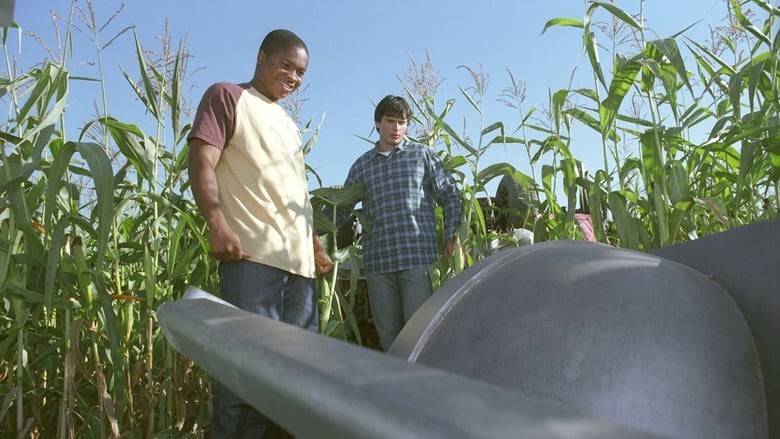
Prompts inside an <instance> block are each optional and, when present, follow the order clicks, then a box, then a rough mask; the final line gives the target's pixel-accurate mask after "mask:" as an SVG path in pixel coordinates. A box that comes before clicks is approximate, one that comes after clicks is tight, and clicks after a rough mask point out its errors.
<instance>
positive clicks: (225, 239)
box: [209, 224, 249, 262]
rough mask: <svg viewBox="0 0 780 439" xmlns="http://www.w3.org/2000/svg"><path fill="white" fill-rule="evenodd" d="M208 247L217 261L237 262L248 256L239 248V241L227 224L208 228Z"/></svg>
mask: <svg viewBox="0 0 780 439" xmlns="http://www.w3.org/2000/svg"><path fill="white" fill-rule="evenodd" d="M209 246H210V247H211V253H212V254H213V255H214V257H215V258H217V260H218V261H228V262H238V261H240V260H242V259H244V258H248V257H249V255H248V254H246V253H244V250H243V249H242V248H241V240H240V239H239V238H238V235H236V233H235V232H234V231H233V229H231V228H230V227H229V226H228V225H227V224H225V225H223V226H217V227H210V228H209Z"/></svg>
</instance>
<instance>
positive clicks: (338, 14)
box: [3, 0, 726, 186]
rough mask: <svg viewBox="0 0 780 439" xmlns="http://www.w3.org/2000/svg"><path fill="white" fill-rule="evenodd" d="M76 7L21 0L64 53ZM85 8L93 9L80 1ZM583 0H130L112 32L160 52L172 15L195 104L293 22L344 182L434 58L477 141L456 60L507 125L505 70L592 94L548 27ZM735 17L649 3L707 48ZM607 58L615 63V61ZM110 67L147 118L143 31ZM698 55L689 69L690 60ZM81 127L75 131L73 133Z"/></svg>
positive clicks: (320, 157)
mask: <svg viewBox="0 0 780 439" xmlns="http://www.w3.org/2000/svg"><path fill="white" fill-rule="evenodd" d="M69 4H70V2H69V1H65V0H17V2H16V11H15V21H16V22H17V23H18V24H19V25H20V27H21V28H22V30H23V31H25V32H34V33H35V34H37V35H39V36H40V37H41V38H42V39H43V40H44V41H46V43H47V44H48V45H49V46H50V47H51V48H53V49H54V50H55V51H56V46H57V43H56V39H55V37H54V32H53V26H52V21H51V18H50V17H51V14H50V12H49V11H50V10H56V11H58V12H59V13H60V14H62V15H65V14H66V13H67V6H68V5H69ZM616 4H617V5H618V6H619V7H620V8H622V9H624V10H625V11H626V12H629V13H631V14H637V13H639V8H640V5H641V4H642V3H641V2H640V1H639V0H618V1H616ZM77 5H79V6H80V7H82V8H84V9H86V8H87V3H86V1H83V0H79V1H78V2H77ZM120 5H121V2H119V1H113V0H95V5H94V6H95V12H96V19H97V20H96V21H97V23H98V26H102V25H103V24H104V23H105V22H106V20H108V18H109V17H111V16H112V14H114V12H116V11H117V9H118V8H119V6H120ZM586 5H587V2H585V1H582V0H547V1H528V0H478V1H457V0H446V1H445V0H429V1H426V0H422V1H420V0H396V1H392V2H376V1H369V0H341V1H335V0H332V1H328V0H299V1H294V2H283V1H275V2H268V1H262V0H232V1H231V0H226V1H222V2H214V1H204V0H187V1H168V0H128V1H126V2H125V5H124V8H123V10H122V11H121V13H120V14H119V15H118V16H117V17H116V18H115V19H114V20H113V21H112V22H111V23H110V24H109V25H108V26H107V27H106V28H105V30H104V31H103V33H102V34H101V39H102V42H103V43H105V42H107V41H109V40H110V39H111V38H112V37H113V36H114V35H115V34H116V33H118V32H119V31H121V30H122V29H123V28H125V27H126V26H129V25H135V26H137V32H138V35H139V37H140V40H141V42H142V44H143V45H144V46H146V47H148V48H151V49H159V47H160V46H159V43H158V42H157V40H156V39H155V36H156V35H159V34H162V33H163V32H164V29H165V23H166V18H167V19H168V23H169V33H170V35H171V36H172V37H173V43H174V44H177V43H178V42H179V41H180V40H181V39H183V38H186V41H187V45H188V48H189V52H190V53H191V55H192V56H193V58H192V59H191V60H190V63H189V66H190V74H191V75H192V76H190V77H189V78H188V80H187V86H188V87H187V88H186V89H185V91H186V93H188V95H189V100H190V101H191V104H192V105H193V106H194V105H197V102H198V100H199V98H200V95H201V94H202V93H203V91H204V90H205V89H206V88H207V87H208V85H210V84H211V83H213V82H215V81H221V80H227V81H233V82H245V81H248V80H249V79H251V76H252V73H253V69H254V60H255V57H256V54H257V49H258V47H259V44H260V41H261V40H262V38H263V36H264V35H265V34H266V33H267V32H268V31H270V30H272V29H275V28H287V29H290V30H292V31H294V32H296V33H297V34H298V35H299V36H301V37H302V38H303V39H304V41H306V43H307V45H308V47H309V52H310V58H309V70H308V72H307V74H306V76H305V78H304V86H308V88H307V89H306V91H305V93H304V95H303V97H304V98H305V99H307V101H306V102H305V104H304V107H303V118H304V119H308V118H314V119H315V120H319V118H320V117H321V116H322V115H323V114H325V121H324V123H323V125H322V132H321V134H320V138H319V140H318V142H317V144H316V145H315V146H314V150H313V151H312V153H311V154H310V155H309V157H308V158H307V161H308V163H309V164H310V165H311V166H313V167H314V168H315V169H316V171H317V173H318V174H319V175H320V177H321V178H322V180H323V184H324V185H326V186H328V185H336V184H341V183H342V182H343V179H344V178H345V176H346V173H347V171H348V169H349V165H350V164H351V163H352V161H353V160H354V159H355V158H357V156H358V155H359V154H360V153H361V152H363V151H365V150H366V149H368V148H369V147H370V145H369V144H368V143H366V142H365V141H364V140H362V139H360V138H358V137H357V136H363V137H371V138H375V136H374V133H372V127H373V106H374V103H376V102H378V101H379V99H381V98H382V97H383V96H385V95H387V94H403V89H402V87H401V83H400V81H399V79H398V77H399V76H401V75H403V74H405V73H407V72H408V70H409V68H410V67H411V65H412V64H411V62H412V60H414V61H415V62H417V63H421V62H424V61H425V58H426V53H427V54H428V55H429V56H430V58H431V60H432V62H433V64H434V66H435V67H436V69H437V70H438V73H439V79H440V80H441V81H442V84H441V86H440V88H439V91H438V93H437V102H438V104H439V105H442V104H443V103H444V102H445V101H446V100H447V99H449V98H455V99H456V104H455V106H456V107H455V110H456V111H455V114H460V116H459V117H455V118H450V119H448V120H449V123H450V124H451V125H453V126H455V127H456V128H458V129H461V128H462V127H463V118H464V117H465V118H466V123H467V125H468V127H469V128H468V129H469V130H470V136H471V137H475V136H476V135H477V134H478V128H477V125H478V124H479V123H480V121H479V118H478V117H477V114H476V113H475V112H474V111H473V110H471V109H470V107H469V105H468V103H467V101H466V100H465V99H464V98H463V97H462V96H461V94H460V92H459V91H458V87H459V86H460V87H463V88H467V87H470V86H471V85H472V84H473V83H472V82H471V79H470V75H469V73H468V71H466V70H465V69H462V68H459V67H458V66H461V65H466V66H469V67H471V68H473V69H475V70H481V71H483V72H484V73H486V74H487V75H488V76H489V85H488V90H487V94H488V96H487V98H486V99H485V107H486V111H485V120H484V122H485V124H486V125H488V124H491V123H493V122H497V121H503V122H504V123H505V124H506V126H507V128H509V129H514V128H515V127H516V126H517V125H518V123H519V116H518V113H517V111H516V110H512V109H510V108H508V107H507V106H506V105H504V104H503V103H501V102H499V101H498V98H499V95H500V94H501V93H502V91H503V90H504V88H505V87H507V86H508V85H509V76H508V74H507V70H510V71H511V72H512V73H513V75H514V76H515V79H517V80H520V81H523V82H524V83H525V86H526V99H525V101H524V103H523V107H524V109H525V110H527V109H529V108H530V107H531V106H536V107H538V108H540V109H544V108H547V107H549V104H548V102H549V100H548V94H549V93H550V92H554V91H557V90H559V89H563V88H566V87H567V86H568V85H569V83H570V81H572V84H573V85H574V86H576V87H588V88H592V87H593V79H592V75H591V70H590V68H589V65H588V62H587V59H586V57H585V56H583V54H582V43H581V35H582V30H581V29H575V28H563V27H554V28H551V29H548V30H547V31H546V32H545V33H544V34H542V30H543V28H544V25H545V23H546V22H547V21H548V20H550V19H551V18H558V17H565V18H577V19H582V17H583V15H584V13H585V10H586ZM725 16H726V4H725V3H724V0H647V1H645V2H644V18H645V23H646V26H647V28H648V29H650V30H652V32H653V33H651V34H650V38H655V37H658V38H661V37H668V36H671V35H672V34H674V33H676V32H678V31H681V30H683V29H685V28H686V27H688V26H690V25H694V26H693V27H692V28H691V29H690V30H688V31H687V32H686V35H689V36H691V37H692V38H694V39H695V40H697V41H699V42H705V41H707V40H708V39H709V38H710V34H709V28H710V27H714V26H718V25H723V24H724V21H723V20H724V17H725ZM607 18H608V16H607V15H606V13H605V12H599V13H598V14H597V15H596V18H595V19H596V20H605V19H607ZM76 22H77V23H78V20H76ZM80 26H81V27H83V24H80ZM9 41H10V42H11V44H10V46H11V47H13V48H14V49H18V48H19V47H18V46H17V34H16V33H12V34H11V37H10V38H9ZM20 45H21V48H20V50H19V51H17V50H14V51H13V52H12V53H11V55H12V56H13V57H14V58H16V60H17V63H18V66H19V67H18V68H19V69H21V70H24V69H26V68H27V67H29V66H31V65H34V64H35V63H38V62H40V61H41V60H43V59H45V58H46V57H47V53H46V51H44V50H43V49H42V48H41V45H40V44H39V43H37V42H36V41H35V40H34V39H32V38H31V37H29V36H27V35H26V34H23V35H22V36H21V44H20ZM629 50H630V48H628V47H626V48H624V51H629ZM604 56H606V54H604ZM95 60H96V56H95V50H94V46H93V43H92V42H90V41H89V40H88V39H87V38H85V37H84V36H82V35H80V34H76V35H75V37H74V55H73V58H72V59H71V60H69V61H68V65H69V68H70V70H71V72H72V73H71V74H72V75H74V76H96V69H95V66H94V61H95ZM603 62H604V64H605V68H606V67H607V66H608V65H609V62H607V61H603ZM90 63H92V64H90ZM103 63H104V66H105V69H106V71H107V76H108V78H109V87H108V88H109V89H108V96H109V111H110V112H111V113H112V115H114V116H115V117H117V118H119V119H121V120H123V121H126V122H129V123H135V124H138V125H140V126H143V125H144V123H145V122H144V120H145V119H144V114H143V108H142V106H141V104H140V103H133V102H130V101H129V100H130V99H131V98H132V97H133V94H132V91H130V89H129V86H128V85H127V83H126V82H125V80H124V79H123V78H122V76H121V73H120V71H119V68H118V66H119V65H121V66H122V67H124V68H125V69H126V70H128V71H129V72H131V73H132V74H134V75H135V72H136V71H137V67H136V62H135V52H134V47H133V39H132V34H130V33H126V34H124V35H122V36H120V37H119V38H118V39H117V40H116V41H114V42H113V43H112V44H111V45H110V46H109V47H108V48H106V49H105V50H104V51H103ZM689 63H691V64H690V65H689V69H690V68H691V67H692V61H690V60H689ZM3 69H4V67H3ZM98 92H99V89H98V88H97V85H95V84H94V83H83V84H78V85H75V86H74V87H73V90H72V95H71V97H70V107H69V109H68V110H67V113H66V115H67V120H69V121H70V122H71V123H78V124H81V123H83V122H84V121H86V120H87V119H89V118H90V115H91V114H93V108H94V104H93V101H94V100H95V99H96V98H97V96H98ZM475 130H476V131H475ZM72 135H73V136H74V137H75V136H76V135H77V133H76V132H75V130H74V131H72ZM74 140H75V139H74ZM512 148H513V147H507V148H506V149H504V148H503V147H501V146H498V147H495V148H494V150H493V153H491V155H489V157H487V158H486V162H483V164H482V167H484V166H485V165H487V164H490V163H491V162H497V161H502V162H508V163H510V164H512V165H514V166H516V167H517V168H520V169H525V168H526V167H527V159H526V158H525V153H524V152H523V153H521V152H520V151H518V150H516V149H512ZM514 148H516V146H515V147H514ZM600 151H601V147H600V146H599V145H576V148H575V151H574V154H575V156H577V157H578V158H581V159H584V160H586V162H587V161H589V160H591V158H593V160H597V159H596V158H595V157H597V156H598V155H600ZM598 165H599V163H598V162H596V163H595V166H596V167H598ZM589 167H593V166H591V165H589Z"/></svg>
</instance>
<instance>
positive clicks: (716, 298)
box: [389, 241, 767, 438]
mask: <svg viewBox="0 0 780 439" xmlns="http://www.w3.org/2000/svg"><path fill="white" fill-rule="evenodd" d="M389 352H390V353H391V354H394V355H398V356H400V357H402V358H405V359H408V360H409V361H412V362H416V363H422V364H426V365H429V366H433V367H438V368H441V369H445V370H448V371H452V372H455V373H458V374H462V375H465V376H469V377H472V378H476V379H479V380H483V381H486V382H489V383H492V384H495V385H497V386H500V387H503V388H505V389H510V390H513V391H515V392H518V393H520V394H523V395H526V396H529V397H532V398H537V399H539V400H546V401H554V402H558V403H564V404H567V405H569V406H570V407H573V408H575V409H576V410H579V411H582V412H584V413H587V414H590V415H592V416H598V417H603V418H606V419H611V420H613V421H615V422H620V423H623V424H625V425H629V426H633V427H635V428H640V429H645V430H649V431H653V432H655V433H657V434H661V435H668V436H671V437H685V438H691V437H696V438H699V437H702V438H703V437H707V438H719V437H720V438H734V437H751V438H753V437H756V438H763V437H767V431H766V430H767V426H766V425H767V424H766V407H765V400H764V388H763V382H762V380H761V371H760V366H759V359H758V354H757V351H756V348H755V345H754V342H753V340H752V336H751V334H750V331H749V329H748V327H747V324H746V323H745V321H744V319H743V317H742V315H741V314H740V312H739V310H738V308H737V306H736V304H735V303H734V301H733V300H732V299H731V297H730V296H729V295H728V293H726V291H725V290H724V289H723V288H722V287H721V286H720V285H718V284H717V283H716V282H714V281H712V280H710V279H708V278H706V277H705V276H703V275H702V274H701V273H699V272H697V271H695V270H693V269H691V268H690V267H687V266H684V265H681V264H678V263H676V262H673V261H669V260H665V259H663V258H660V257H658V256H655V255H650V254H647V253H640V252H634V251H628V250H621V249H617V248H614V247H610V246H606V245H602V244H594V243H589V242H584V241H553V242H545V243H539V244H534V245H531V246H526V247H520V248H517V249H512V250H506V251H504V252H502V253H499V254H497V255H494V256H491V257H489V258H487V259H485V260H483V261H481V262H480V263H478V264H476V265H475V266H474V267H471V268H469V269H467V270H466V271H464V272H463V273H462V274H461V275H459V276H457V277H456V278H455V279H453V280H451V281H450V282H449V283H447V284H445V285H444V286H443V287H442V288H441V289H440V290H439V291H437V292H436V293H435V294H434V295H433V296H432V297H431V299H429V301H428V302H426V303H425V304H424V305H423V307H421V308H420V310H419V311H418V312H417V313H416V314H415V315H414V316H413V317H412V319H411V320H410V321H409V323H408V324H407V326H406V327H405V328H404V329H403V331H402V332H401V334H400V335H399V337H398V338H397V339H396V342H395V343H394V344H393V346H392V347H391V349H390V351H389Z"/></svg>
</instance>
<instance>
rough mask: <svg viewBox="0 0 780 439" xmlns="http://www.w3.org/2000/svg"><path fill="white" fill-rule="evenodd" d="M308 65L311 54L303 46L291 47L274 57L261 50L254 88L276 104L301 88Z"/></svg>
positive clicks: (253, 83) (274, 54)
mask: <svg viewBox="0 0 780 439" xmlns="http://www.w3.org/2000/svg"><path fill="white" fill-rule="evenodd" d="M308 65H309V53H308V52H307V51H306V49H305V48H304V47H301V46H290V47H288V48H286V49H281V50H278V51H276V52H274V53H273V54H272V55H268V54H266V52H265V51H263V50H261V51H260V53H259V54H258V55H257V68H256V69H255V76H254V78H253V79H252V86H253V87H254V88H256V89H257V90H258V91H260V93H262V94H264V95H265V96H266V97H267V98H268V99H270V100H271V101H274V102H276V101H278V100H279V99H282V98H285V97H287V96H288V95H289V94H290V93H292V92H293V91H295V90H296V89H297V88H298V87H300V86H301V83H302V82H303V75H304V73H306V68H307V67H308Z"/></svg>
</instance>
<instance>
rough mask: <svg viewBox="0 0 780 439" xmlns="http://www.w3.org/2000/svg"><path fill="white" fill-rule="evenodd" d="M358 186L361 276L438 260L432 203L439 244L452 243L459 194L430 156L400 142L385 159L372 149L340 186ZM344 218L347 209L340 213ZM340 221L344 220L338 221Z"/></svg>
mask: <svg viewBox="0 0 780 439" xmlns="http://www.w3.org/2000/svg"><path fill="white" fill-rule="evenodd" d="M357 183H363V184H364V185H365V192H364V194H363V199H362V207H363V213H364V214H365V215H366V217H367V218H368V223H369V224H368V226H369V229H370V230H364V233H363V237H362V243H363V264H364V267H365V269H366V271H367V272H371V273H391V272H395V271H401V270H409V269H416V268H422V267H427V266H428V265H430V264H431V263H433V262H434V261H435V260H436V259H437V258H438V255H439V247H438V243H437V239H436V213H435V207H436V204H438V205H440V206H441V207H442V210H443V213H444V233H445V239H446V240H450V239H454V238H455V232H456V231H457V228H458V224H459V223H460V216H461V212H462V210H463V205H462V201H461V192H460V189H458V187H457V185H456V183H455V180H454V179H453V178H452V175H450V173H449V172H447V170H446V168H445V167H444V164H443V163H442V161H441V159H440V158H439V156H438V155H437V154H436V152H435V151H434V150H433V149H431V148H428V147H427V146H425V145H422V144H419V143H414V142H409V141H404V142H402V143H401V144H400V145H398V146H397V147H396V148H395V149H393V150H392V151H391V152H390V154H389V155H387V156H385V155H382V154H380V153H379V151H378V150H377V149H376V147H374V148H372V149H371V150H369V151H367V152H366V153H364V154H363V155H361V156H360V157H359V158H358V159H357V160H356V161H355V163H354V164H353V165H352V167H351V168H350V170H349V174H348V176H347V180H346V181H345V183H344V186H349V185H352V184H357ZM345 210H346V212H345V215H348V213H349V211H350V210H351V209H345ZM342 218H343V220H342V221H341V222H342V223H343V221H345V220H346V217H342Z"/></svg>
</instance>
